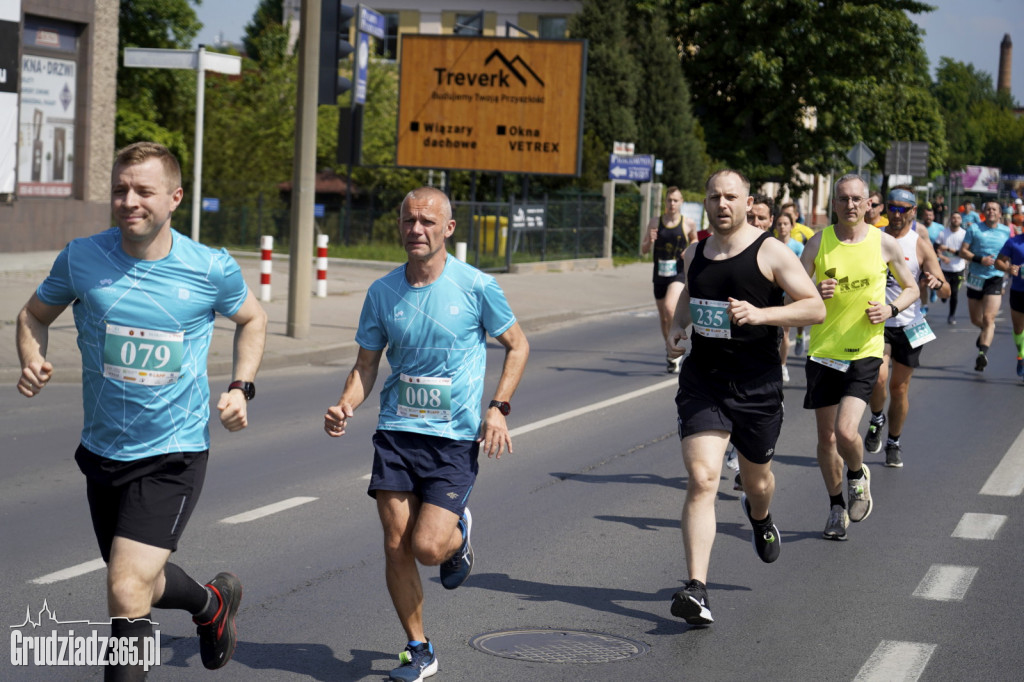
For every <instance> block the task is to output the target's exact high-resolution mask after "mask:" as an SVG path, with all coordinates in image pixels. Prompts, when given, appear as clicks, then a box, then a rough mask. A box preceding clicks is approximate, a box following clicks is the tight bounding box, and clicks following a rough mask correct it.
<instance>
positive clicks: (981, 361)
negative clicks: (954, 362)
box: [974, 353, 988, 372]
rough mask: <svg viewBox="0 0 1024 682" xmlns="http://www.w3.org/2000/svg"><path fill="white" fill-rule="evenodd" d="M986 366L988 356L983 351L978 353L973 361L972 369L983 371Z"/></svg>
mask: <svg viewBox="0 0 1024 682" xmlns="http://www.w3.org/2000/svg"><path fill="white" fill-rule="evenodd" d="M986 367H988V358H987V357H986V356H985V354H984V353H978V358H977V359H976V360H975V361H974V371H975V372H984V371H985V368H986Z"/></svg>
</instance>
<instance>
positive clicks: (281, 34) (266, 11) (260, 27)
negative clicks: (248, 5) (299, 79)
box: [242, 0, 288, 65]
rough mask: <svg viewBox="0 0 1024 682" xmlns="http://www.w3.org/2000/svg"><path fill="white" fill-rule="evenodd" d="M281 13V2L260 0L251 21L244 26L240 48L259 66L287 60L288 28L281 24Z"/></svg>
mask: <svg viewBox="0 0 1024 682" xmlns="http://www.w3.org/2000/svg"><path fill="white" fill-rule="evenodd" d="M283 13H284V1H283V0H260V4H259V6H258V7H257V8H256V11H255V12H254V13H253V15H252V21H250V22H249V23H248V24H246V25H245V35H244V36H243V37H242V47H243V48H244V49H245V54H246V56H248V57H249V58H250V59H252V60H253V61H255V62H257V63H259V64H261V65H263V64H267V65H270V64H280V63H281V62H283V61H284V60H286V59H287V58H288V27H287V26H286V25H284V24H282V23H281V17H282V15H283Z"/></svg>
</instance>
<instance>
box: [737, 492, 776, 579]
mask: <svg viewBox="0 0 1024 682" xmlns="http://www.w3.org/2000/svg"><path fill="white" fill-rule="evenodd" d="M740 505H741V506H742V507H743V513H744V514H746V516H747V521H750V525H751V527H752V528H753V532H752V534H751V538H750V543H751V544H752V545H754V551H755V552H757V556H758V557H760V558H761V561H763V562H765V563H766V564H770V563H772V562H773V561H775V560H776V559H778V558H779V552H781V551H782V536H781V535H779V527H778V526H776V525H775V524H774V523H772V515H771V514H769V515H768V518H766V519H765V520H764V521H755V520H754V519H752V518H751V517H750V502H749V501H748V500H747V494H746V493H744V494H742V495H740Z"/></svg>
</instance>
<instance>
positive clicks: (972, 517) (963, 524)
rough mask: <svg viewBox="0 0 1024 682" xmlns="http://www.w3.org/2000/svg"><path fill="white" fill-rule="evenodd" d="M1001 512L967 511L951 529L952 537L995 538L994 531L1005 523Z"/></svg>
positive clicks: (971, 538) (996, 531) (968, 538)
mask: <svg viewBox="0 0 1024 682" xmlns="http://www.w3.org/2000/svg"><path fill="white" fill-rule="evenodd" d="M1006 518H1007V517H1005V516H1002V515H1001V514H974V513H971V512H967V513H966V514H964V515H963V516H961V517H960V523H958V524H956V528H955V529H954V530H953V537H955V538H965V539H967V540H995V539H996V533H998V532H999V529H1000V528H1002V527H1003V524H1004V523H1006Z"/></svg>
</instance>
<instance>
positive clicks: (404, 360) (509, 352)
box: [324, 187, 530, 680]
mask: <svg viewBox="0 0 1024 682" xmlns="http://www.w3.org/2000/svg"><path fill="white" fill-rule="evenodd" d="M454 231H455V221H454V220H452V209H451V204H450V203H449V201H448V197H447V196H445V194H444V193H443V192H441V191H440V190H437V189H434V188H432V187H421V188H420V189H416V190H413V191H412V192H410V193H409V194H408V195H406V197H405V199H404V200H403V201H402V208H401V213H400V218H399V233H400V236H401V239H402V244H403V246H404V247H405V250H406V253H407V254H408V261H407V263H406V264H405V265H403V266H401V267H399V268H397V269H395V270H393V271H391V272H390V273H389V274H387V275H385V276H384V277H382V278H380V279H378V280H377V281H376V282H374V283H373V284H371V285H370V288H369V290H368V291H367V293H366V300H365V301H364V303H363V310H362V314H361V315H360V318H359V328H358V330H357V332H356V342H357V343H358V344H359V352H358V355H357V356H356V362H355V366H354V367H353V368H352V371H351V372H350V373H349V375H348V378H347V379H346V381H345V388H344V391H343V392H342V395H341V398H340V399H339V400H338V402H337V404H335V405H332V406H331V407H329V408H328V409H327V413H326V414H325V415H324V430H325V431H326V432H327V434H328V435H330V436H332V437H338V436H341V435H344V433H345V429H346V427H347V425H348V422H349V420H351V419H352V418H353V415H354V414H355V411H356V408H358V407H359V405H361V404H362V402H363V401H364V400H365V399H366V396H368V395H369V394H370V391H371V390H372V389H373V385H374V383H375V382H376V380H377V372H378V368H379V366H380V360H381V357H382V356H383V355H384V352H385V349H386V350H387V358H388V364H390V365H391V374H390V375H389V376H388V377H387V379H385V380H384V386H383V388H382V389H381V392H380V414H379V417H378V420H377V431H376V433H375V434H374V436H373V445H374V458H373V473H372V475H371V478H370V485H369V490H368V493H369V495H370V496H371V497H373V498H375V499H376V501H377V512H378V515H379V516H380V521H381V525H382V526H383V529H384V559H385V578H386V582H387V586H388V592H389V593H390V595H391V601H392V603H393V604H394V607H395V611H396V612H397V613H398V619H399V620H400V621H401V623H402V627H403V629H404V630H405V634H406V637H407V639H408V644H407V645H406V647H405V650H404V651H402V653H401V655H400V657H399V660H400V661H401V663H402V665H400V666H399V667H397V668H395V669H394V670H392V671H391V679H392V680H420V679H422V678H423V677H428V676H430V675H433V674H434V673H435V672H437V657H436V656H435V654H434V648H433V645H432V644H431V643H430V640H429V639H427V636H426V634H425V632H424V628H423V587H422V583H421V581H420V575H419V569H418V567H417V565H416V562H417V561H419V563H421V564H423V565H425V566H437V565H440V567H441V584H442V585H443V586H444V587H445V588H446V589H449V590H453V589H455V588H457V587H458V586H459V585H461V584H462V583H463V582H464V581H465V580H466V578H468V577H469V573H470V570H471V569H472V566H473V550H472V546H471V544H470V533H471V530H472V516H471V515H470V513H469V509H468V508H466V501H467V499H468V498H469V493H470V491H471V490H472V489H473V484H474V482H475V480H476V475H477V471H478V465H477V456H478V454H479V452H480V451H481V449H482V450H483V452H485V453H486V454H487V456H488V457H499V458H500V457H501V454H502V452H503V451H504V450H505V449H508V451H509V452H510V453H511V452H512V439H511V436H510V435H509V431H508V425H507V423H506V421H505V417H506V416H508V414H509V411H510V409H511V408H510V406H509V401H510V400H511V399H512V394H513V393H514V392H515V390H516V387H517V386H518V385H519V380H520V378H521V377H522V375H523V370H524V369H525V367H526V360H527V357H528V356H529V353H530V347H529V343H528V342H527V340H526V336H525V335H524V334H523V331H522V329H520V327H519V323H518V322H517V321H516V318H515V315H513V314H512V310H511V309H510V308H509V305H508V302H507V301H506V299H505V294H504V293H503V292H502V290H501V288H500V287H499V286H498V283H497V282H496V281H495V279H494V278H493V277H491V276H490V275H487V274H485V273H483V272H480V271H479V270H477V269H476V268H474V267H472V266H469V265H466V264H465V263H462V262H461V261H459V260H457V259H455V258H453V257H452V256H450V255H449V254H448V252H447V250H446V249H445V240H446V239H447V238H448V237H450V236H451V235H452V233H453V232H454ZM488 334H489V335H491V336H492V337H494V338H495V339H496V340H497V341H498V342H499V343H500V344H501V345H502V346H504V347H505V362H504V365H503V367H502V372H501V377H500V378H499V379H498V385H497V388H496V389H495V391H494V394H493V396H494V397H493V400H491V401H490V404H489V406H488V408H487V410H486V412H484V414H483V415H482V416H481V410H480V407H481V401H482V400H483V395H484V369H485V363H486V350H487V348H486V338H487V335H488Z"/></svg>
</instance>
